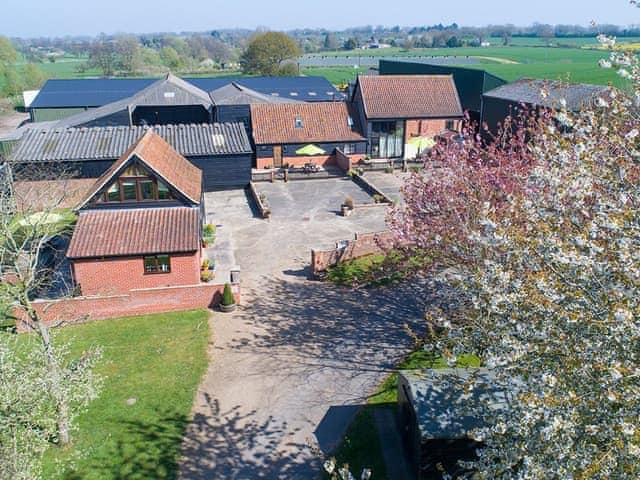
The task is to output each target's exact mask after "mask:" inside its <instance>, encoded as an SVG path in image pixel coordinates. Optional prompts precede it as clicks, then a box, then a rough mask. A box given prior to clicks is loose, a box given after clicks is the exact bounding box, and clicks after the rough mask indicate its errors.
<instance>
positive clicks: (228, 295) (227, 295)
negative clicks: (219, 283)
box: [221, 282, 236, 306]
mask: <svg viewBox="0 0 640 480" xmlns="http://www.w3.org/2000/svg"><path fill="white" fill-rule="evenodd" d="M221 303H222V305H225V306H228V305H233V304H234V303H236V300H235V298H233V292H232V291H231V284H230V283H229V282H227V283H225V284H224V290H223V292H222V302H221Z"/></svg>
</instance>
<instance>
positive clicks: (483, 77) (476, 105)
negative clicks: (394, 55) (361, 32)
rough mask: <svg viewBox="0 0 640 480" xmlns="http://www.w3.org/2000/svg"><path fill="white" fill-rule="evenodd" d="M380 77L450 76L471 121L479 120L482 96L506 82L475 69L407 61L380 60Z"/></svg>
mask: <svg viewBox="0 0 640 480" xmlns="http://www.w3.org/2000/svg"><path fill="white" fill-rule="evenodd" d="M380 75H452V76H453V81H454V83H455V84H456V89H457V90H458V94H459V95H460V103H461V104H462V109H463V110H464V111H465V112H468V113H469V116H470V118H471V120H472V121H479V120H480V110H481V109H482V94H483V93H485V92H487V91H489V90H492V89H494V88H497V87H499V86H501V85H504V84H505V83H507V82H506V80H503V79H501V78H500V77H497V76H495V75H492V74H491V73H488V72H486V71H484V70H479V69H476V68H464V67H454V66H448V65H434V64H429V63H423V62H415V61H411V60H409V59H407V60H380Z"/></svg>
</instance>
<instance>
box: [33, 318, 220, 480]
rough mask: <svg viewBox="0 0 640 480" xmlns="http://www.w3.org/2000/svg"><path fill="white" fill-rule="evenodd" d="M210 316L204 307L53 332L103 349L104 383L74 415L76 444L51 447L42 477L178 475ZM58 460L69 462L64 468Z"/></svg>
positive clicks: (76, 346) (103, 479) (78, 348)
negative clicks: (76, 425)
mask: <svg viewBox="0 0 640 480" xmlns="http://www.w3.org/2000/svg"><path fill="white" fill-rule="evenodd" d="M207 320H208V313H207V312H206V311H205V310H193V311H186V312H174V313H163V314H156V315H145V316H138V317H129V318H119V319H114V320H104V321H98V322H93V323H87V324H83V325H77V326H70V327H67V328H64V329H60V330H57V331H56V332H55V338H54V341H55V340H57V341H65V342H69V343H70V344H71V346H72V350H73V352H74V353H79V352H82V351H84V350H86V349H88V348H90V347H91V346H96V345H97V346H101V347H102V348H103V351H104V357H103V359H102V361H101V363H100V365H99V366H98V371H99V373H100V374H102V375H103V376H104V379H105V381H104V386H103V389H102V392H101V394H100V397H99V398H98V399H96V400H94V401H93V402H92V403H91V404H90V405H89V408H88V409H87V411H86V412H84V413H83V414H82V415H81V416H80V417H79V418H78V427H79V429H78V431H77V432H76V433H75V435H74V444H73V447H72V448H70V449H69V450H67V451H61V450H58V449H53V448H52V449H51V450H49V452H48V453H47V455H46V456H45V461H44V478H47V479H56V480H57V479H60V480H61V479H64V480H79V479H83V480H97V479H100V480H110V479H113V480H116V479H122V478H127V479H132V480H140V479H170V478H175V477H176V476H177V460H178V455H179V453H180V443H181V440H182V436H183V434H184V431H185V428H186V426H187V422H188V420H189V413H190V410H191V406H192V403H193V398H194V395H195V391H196V388H197V386H198V384H199V383H200V379H201V378H202V375H203V374H204V372H205V370H206V367H207V353H206V352H207V344H208V339H209V326H208V321H207ZM129 399H135V403H133V400H130V401H129V402H128V400H129ZM130 403H133V404H130ZM76 451H79V452H82V453H81V454H80V455H75V453H76ZM59 460H62V461H63V463H65V462H64V460H72V461H71V462H70V463H69V464H68V465H67V464H66V463H65V468H62V469H61V468H58V467H57V464H58V461H59Z"/></svg>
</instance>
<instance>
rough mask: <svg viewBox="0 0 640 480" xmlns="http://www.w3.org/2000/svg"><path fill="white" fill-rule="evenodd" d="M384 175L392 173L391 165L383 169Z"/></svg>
mask: <svg viewBox="0 0 640 480" xmlns="http://www.w3.org/2000/svg"><path fill="white" fill-rule="evenodd" d="M384 171H385V173H393V167H392V166H391V165H389V166H388V167H387V168H385V169H384Z"/></svg>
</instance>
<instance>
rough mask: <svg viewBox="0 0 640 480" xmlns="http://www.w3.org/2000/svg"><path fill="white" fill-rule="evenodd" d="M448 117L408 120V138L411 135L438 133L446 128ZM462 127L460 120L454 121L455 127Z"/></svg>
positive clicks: (426, 135)
mask: <svg viewBox="0 0 640 480" xmlns="http://www.w3.org/2000/svg"><path fill="white" fill-rule="evenodd" d="M446 123H447V119H446V118H439V119H425V120H407V125H406V133H405V135H406V140H409V139H410V138H411V137H428V136H433V135H437V134H438V133H440V132H442V131H443V130H445V129H446ZM459 127H460V121H459V120H454V121H453V129H454V130H458V128H459Z"/></svg>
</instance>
